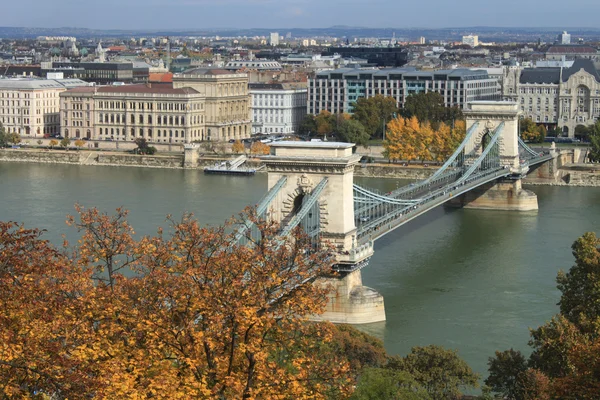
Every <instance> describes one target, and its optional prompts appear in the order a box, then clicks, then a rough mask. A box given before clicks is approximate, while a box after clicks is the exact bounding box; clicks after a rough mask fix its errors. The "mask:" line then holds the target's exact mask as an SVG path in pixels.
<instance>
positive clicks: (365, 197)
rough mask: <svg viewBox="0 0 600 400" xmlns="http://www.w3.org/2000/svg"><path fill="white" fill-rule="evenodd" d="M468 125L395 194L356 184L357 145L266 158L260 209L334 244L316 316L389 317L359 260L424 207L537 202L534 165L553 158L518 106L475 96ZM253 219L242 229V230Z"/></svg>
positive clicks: (513, 206) (316, 146)
mask: <svg viewBox="0 0 600 400" xmlns="http://www.w3.org/2000/svg"><path fill="white" fill-rule="evenodd" d="M465 115H466V119H467V133H466V137H465V139H464V140H463V142H462V143H461V144H460V145H459V146H458V148H457V149H456V151H455V152H454V154H452V156H451V157H450V158H449V159H448V160H447V161H446V162H445V163H444V164H443V165H442V167H441V168H439V169H438V170H437V171H436V172H435V173H433V174H432V175H431V176H430V177H429V178H427V179H425V180H422V181H419V182H415V183H413V184H410V185H408V186H405V187H401V188H399V189H397V190H395V191H392V192H390V193H382V192H380V191H377V190H374V189H369V188H367V187H363V186H359V185H357V184H355V183H354V168H355V166H356V165H357V164H358V163H359V160H360V156H358V155H355V154H352V147H353V145H352V144H348V143H331V142H330V143H328V142H317V143H315V142H278V143H275V144H273V145H272V154H271V156H268V157H266V158H265V159H264V162H265V164H266V166H267V170H268V181H269V191H268V192H267V194H266V195H265V197H264V198H263V199H262V200H261V202H260V203H259V204H258V209H257V212H258V214H259V216H262V217H268V218H272V219H274V220H276V221H279V222H280V223H281V226H282V231H281V234H282V235H287V234H289V233H290V232H291V231H292V230H293V229H294V228H295V227H297V226H302V228H303V229H304V231H305V232H306V233H307V234H308V235H309V236H310V237H311V238H312V240H313V242H314V243H315V244H318V243H322V242H323V241H326V242H328V243H330V244H332V245H333V246H334V247H335V249H336V251H337V254H336V260H335V262H334V265H333V269H334V270H336V271H337V272H338V273H339V274H338V276H336V277H334V278H331V279H327V280H322V281H321V282H320V283H317V284H332V285H333V286H334V288H335V291H334V292H333V294H332V295H331V297H330V299H329V304H328V308H327V311H326V313H325V314H324V315H322V316H320V317H319V318H322V319H327V320H330V321H333V322H345V323H369V322H377V321H383V320H385V311H384V303H383V297H382V296H381V295H379V293H377V292H376V291H375V290H373V289H371V288H368V287H365V286H363V285H362V278H361V269H362V268H364V267H366V266H367V265H368V263H369V261H370V259H371V257H372V255H373V253H374V242H375V241H376V240H377V239H379V238H380V237H382V236H384V235H386V234H387V233H389V232H392V231H393V230H395V229H397V228H398V227H400V226H402V225H403V224H405V223H407V222H409V221H411V220H413V219H415V218H417V217H418V216H420V215H422V214H424V213H426V212H428V211H430V210H431V209H433V208H435V207H438V206H440V205H442V204H444V203H447V202H450V203H453V204H454V205H457V206H469V207H473V208H486V209H502V210H515V211H527V210H537V197H536V196H535V194H534V193H532V192H530V191H528V190H525V189H523V188H522V187H521V179H522V178H523V177H524V176H526V174H527V173H528V171H529V170H530V168H532V167H534V166H537V165H540V164H542V163H545V162H548V161H551V160H553V159H555V158H556V152H555V151H554V150H553V151H548V152H540V151H536V150H533V149H532V148H530V147H529V146H528V145H527V144H526V143H524V142H523V141H522V140H521V139H520V138H519V136H518V118H519V112H518V105H517V104H516V103H511V102H474V103H472V104H471V105H470V108H469V109H468V110H465ZM248 229H252V227H248V226H246V227H243V228H241V230H240V232H239V235H240V238H242V237H243V236H244V234H245V232H246V231H247V230H248Z"/></svg>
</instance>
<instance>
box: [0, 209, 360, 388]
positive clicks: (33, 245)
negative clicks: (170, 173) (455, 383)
mask: <svg viewBox="0 0 600 400" xmlns="http://www.w3.org/2000/svg"><path fill="white" fill-rule="evenodd" d="M126 215H127V213H126V212H125V211H124V210H117V214H116V215H115V216H111V215H108V214H103V213H100V212H98V211H97V210H95V209H90V210H86V209H83V208H82V207H79V206H78V207H77V215H76V216H74V217H69V223H70V224H72V225H74V226H76V227H77V228H78V229H80V231H81V233H83V236H82V239H81V241H80V242H78V244H76V245H75V246H74V247H73V248H70V247H69V245H68V243H66V244H65V246H66V247H65V249H63V250H62V251H58V250H56V249H54V247H53V246H52V245H51V244H49V243H48V242H47V241H44V240H41V239H40V235H41V232H40V231H35V230H33V231H30V230H26V229H24V228H22V227H20V226H17V225H15V224H11V223H0V304H2V306H3V311H2V313H0V350H1V351H0V381H1V382H2V384H3V385H2V390H3V394H4V395H5V396H7V397H8V398H33V397H34V395H37V396H46V397H49V398H73V399H84V398H90V397H94V398H146V397H153V398H165V399H166V398H169V399H171V398H174V399H175V398H182V399H183V398H240V399H241V398H247V399H252V398H280V397H281V398H283V397H285V398H308V397H310V398H324V397H326V396H327V395H329V394H335V397H333V398H346V397H347V396H348V395H349V393H350V392H351V390H352V387H351V384H352V380H351V379H350V377H349V376H348V363H347V361H346V359H345V358H344V357H342V356H339V355H337V354H336V353H335V352H331V351H330V352H321V353H319V351H320V349H322V348H323V347H328V346H331V345H332V342H331V341H332V337H333V329H334V328H333V326H332V325H331V324H328V323H320V324H315V323H309V322H307V321H306V317H308V316H310V315H315V314H318V313H320V312H322V310H323V309H324V306H325V304H326V301H327V294H328V290H329V289H328V288H325V287H322V286H319V285H312V283H311V282H312V281H313V280H314V279H316V278H317V277H319V276H321V275H323V274H325V273H330V264H329V259H330V257H331V254H330V249H329V248H328V247H326V246H323V247H322V248H320V249H313V248H312V246H311V244H310V239H309V238H308V237H307V236H306V235H304V234H303V233H302V232H301V231H300V230H295V231H294V232H293V233H292V235H291V236H290V237H286V238H282V237H281V236H280V235H279V232H280V227H279V226H278V225H277V224H275V223H273V222H272V221H263V220H259V219H258V218H257V217H256V215H255V212H254V211H253V210H251V209H250V210H247V211H246V212H245V213H243V214H242V215H240V217H239V218H238V219H235V220H232V221H230V222H229V223H227V224H225V225H223V226H220V227H209V228H203V227H200V226H199V224H198V222H197V221H196V220H194V219H193V218H192V216H190V215H184V216H183V217H182V218H181V220H177V221H176V220H173V219H170V223H171V226H170V230H169V232H171V233H170V234H169V235H166V234H163V232H162V230H160V231H159V233H158V235H156V236H153V237H143V238H140V239H135V238H134V237H133V236H132V235H133V229H132V227H131V226H129V224H128V223H127V220H126ZM240 224H252V225H253V226H254V228H255V229H257V230H258V231H259V232H260V234H261V235H260V237H261V243H260V244H255V245H250V246H246V245H240V244H239V241H238V239H237V237H236V232H238V229H237V228H239V227H240ZM252 231H254V229H249V230H248V236H247V238H246V239H248V240H249V243H252V242H251V240H252V236H251V232H252ZM308 248H310V249H311V251H307V249H308ZM125 269H128V270H131V271H132V272H133V273H134V277H132V278H126V277H125V276H123V275H122V272H123V271H124V270H125ZM315 354H319V357H314V355H315Z"/></svg>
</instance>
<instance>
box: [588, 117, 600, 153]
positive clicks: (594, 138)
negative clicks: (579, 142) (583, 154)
mask: <svg viewBox="0 0 600 400" xmlns="http://www.w3.org/2000/svg"><path fill="white" fill-rule="evenodd" d="M589 140H590V153H589V156H588V157H589V159H590V161H592V162H600V121H599V122H596V123H595V124H594V126H593V127H592V129H591V130H590V133H589Z"/></svg>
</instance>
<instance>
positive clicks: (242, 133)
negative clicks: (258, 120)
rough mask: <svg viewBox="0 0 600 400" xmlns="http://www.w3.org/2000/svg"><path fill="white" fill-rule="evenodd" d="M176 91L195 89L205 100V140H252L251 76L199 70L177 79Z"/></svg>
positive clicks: (174, 82)
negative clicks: (186, 88) (249, 85)
mask: <svg viewBox="0 0 600 400" xmlns="http://www.w3.org/2000/svg"><path fill="white" fill-rule="evenodd" d="M173 87H174V88H185V87H189V88H193V89H195V90H196V91H198V92H199V93H200V94H202V95H203V96H204V98H205V102H206V104H205V110H206V114H205V115H206V136H205V138H206V139H205V140H213V141H215V140H216V141H229V140H232V139H233V140H237V139H243V138H247V137H250V134H251V130H252V120H251V118H250V104H251V98H250V93H249V91H248V75H247V74H244V73H235V72H231V71H226V70H222V69H205V68H195V69H191V70H188V71H185V72H184V73H182V74H175V75H174V76H173Z"/></svg>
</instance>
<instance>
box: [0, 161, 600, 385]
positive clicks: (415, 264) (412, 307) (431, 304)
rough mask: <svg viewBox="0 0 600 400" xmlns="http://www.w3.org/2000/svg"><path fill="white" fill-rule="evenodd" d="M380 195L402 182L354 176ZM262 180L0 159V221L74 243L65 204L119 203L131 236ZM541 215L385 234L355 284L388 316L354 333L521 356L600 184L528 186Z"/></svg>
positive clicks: (233, 206) (237, 200)
mask: <svg viewBox="0 0 600 400" xmlns="http://www.w3.org/2000/svg"><path fill="white" fill-rule="evenodd" d="M356 180H357V183H359V184H361V185H362V186H368V187H376V188H378V189H381V190H385V191H389V190H392V189H395V188H396V187H397V186H398V185H399V184H403V183H405V182H399V181H395V180H391V179H373V178H369V179H360V178H356ZM266 186H267V180H266V176H265V175H257V176H255V177H251V178H244V177H229V176H205V175H203V173H202V172H200V171H183V170H161V169H144V168H125V167H94V166H70V165H42V164H17V163H0V220H4V221H6V220H13V221H19V222H23V223H25V224H26V225H27V226H29V227H38V228H43V229H47V230H48V232H47V234H46V237H47V238H48V239H50V240H52V241H53V242H55V243H57V244H59V243H61V240H62V239H61V234H63V233H65V234H66V235H67V238H68V239H70V240H73V239H75V238H76V237H77V235H76V233H75V232H74V230H73V229H71V228H68V227H67V226H66V225H65V219H66V218H65V217H66V215H67V214H69V213H73V211H74V210H73V204H74V203H76V202H78V203H80V204H82V205H84V206H87V207H91V206H96V207H98V208H100V209H101V210H105V211H112V210H114V209H115V208H116V207H119V206H123V207H125V208H127V209H129V210H130V211H131V214H130V218H129V220H130V222H131V223H132V225H133V226H134V228H135V230H136V232H137V233H139V234H153V233H154V232H156V228H157V227H158V226H166V223H165V217H166V215H167V214H172V215H173V216H174V217H177V216H180V215H181V213H182V212H184V211H189V212H193V213H194V214H195V215H196V217H197V218H198V219H199V221H200V222H201V223H203V224H219V223H221V222H223V221H224V220H225V219H227V218H229V217H231V216H233V215H234V214H236V213H238V212H239V211H241V210H242V209H243V208H244V206H246V205H248V204H254V203H256V202H257V201H258V200H259V199H260V198H261V197H262V195H263V194H264V193H265V191H266ZM530 189H531V190H533V191H534V192H535V193H537V195H538V200H539V206H540V209H539V211H538V212H532V213H518V212H502V211H478V210H463V209H458V210H447V209H444V208H437V209H434V210H432V211H431V212H429V213H427V214H426V215H424V216H422V217H420V218H418V219H417V220H415V221H413V222H411V223H409V224H407V225H405V226H403V227H401V228H399V229H398V230H396V231H394V232H392V233H390V234H388V235H387V236H384V237H383V238H382V239H379V240H378V241H377V242H376V243H375V255H374V257H373V258H372V260H371V263H370V265H369V267H368V268H366V269H364V270H363V281H364V283H365V284H366V285H368V286H371V287H373V288H375V289H377V290H378V291H379V292H380V293H381V294H383V296H384V298H385V307H386V314H387V321H386V322H385V323H380V324H371V325H366V326H363V327H361V329H364V330H366V331H368V332H369V333H371V334H373V335H375V336H377V337H379V338H381V339H383V340H384V344H385V347H386V349H387V350H388V352H389V353H392V354H406V353H407V352H408V351H410V348H411V347H412V346H417V345H427V344H438V345H442V346H445V347H447V348H452V349H457V350H458V351H459V355H460V356H461V357H462V358H464V359H465V360H466V361H467V362H468V363H469V364H470V365H471V367H472V368H473V369H474V370H475V371H476V372H479V373H481V374H482V375H484V376H485V375H486V371H487V366H486V363H487V358H488V357H489V356H491V355H493V353H494V351H495V350H504V349H507V348H510V347H514V348H516V349H520V350H525V351H526V350H527V340H528V337H529V336H528V335H529V333H528V328H530V327H536V326H538V325H540V324H542V323H544V322H545V321H547V320H548V319H550V318H551V316H552V315H553V314H555V313H556V312H557V311H558V307H557V306H556V302H557V301H558V297H559V292H558V291H557V290H556V285H555V281H554V279H555V276H556V273H557V271H558V270H559V269H561V268H562V269H568V268H570V266H571V265H572V262H573V260H572V256H571V252H570V246H571V244H572V243H573V241H574V240H575V239H577V237H579V236H580V235H582V234H583V233H584V232H586V231H597V228H598V227H599V226H600V188H575V187H550V186H536V187H531V188H530Z"/></svg>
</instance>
